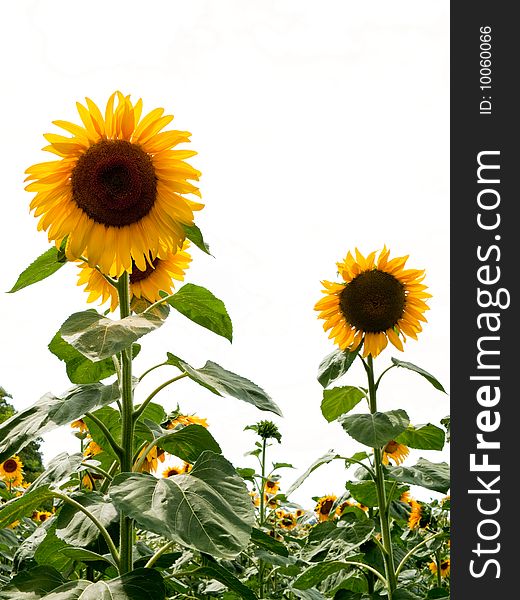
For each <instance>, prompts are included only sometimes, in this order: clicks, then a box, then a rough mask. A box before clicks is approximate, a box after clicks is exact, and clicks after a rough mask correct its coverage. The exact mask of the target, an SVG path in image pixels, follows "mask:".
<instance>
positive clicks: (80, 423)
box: [70, 419, 88, 433]
mask: <svg viewBox="0 0 520 600" xmlns="http://www.w3.org/2000/svg"><path fill="white" fill-rule="evenodd" d="M70 426H71V427H72V429H79V432H80V433H88V427H87V424H86V423H85V421H84V420H83V419H77V420H76V421H72V423H71V424H70Z"/></svg>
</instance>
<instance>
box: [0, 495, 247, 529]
mask: <svg viewBox="0 0 520 600" xmlns="http://www.w3.org/2000/svg"><path fill="white" fill-rule="evenodd" d="M51 497H52V492H51V491H50V490H49V488H48V487H46V486H41V487H38V488H36V489H34V490H33V489H32V487H31V488H29V489H28V490H27V491H26V492H24V494H23V495H22V496H18V497H17V498H13V499H12V500H9V501H8V502H6V503H5V504H2V506H1V507H0V529H2V528H4V527H7V526H8V525H10V524H11V523H13V521H18V520H20V519H21V518H22V517H25V516H26V515H28V514H31V513H32V512H34V511H35V510H36V509H37V508H40V506H41V505H42V503H43V502H45V501H46V500H48V499H49V498H51ZM249 501H250V502H251V499H249Z"/></svg>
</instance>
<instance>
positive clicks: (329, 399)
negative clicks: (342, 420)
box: [321, 385, 365, 423]
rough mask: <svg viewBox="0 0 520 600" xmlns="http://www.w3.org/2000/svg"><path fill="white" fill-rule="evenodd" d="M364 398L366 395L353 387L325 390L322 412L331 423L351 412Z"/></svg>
mask: <svg viewBox="0 0 520 600" xmlns="http://www.w3.org/2000/svg"><path fill="white" fill-rule="evenodd" d="M363 398H365V393H364V392H363V391H362V390H360V389H359V388H357V387H353V386H351V385H347V386H344V387H337V388H332V389H331V390H323V400H322V402H321V412H322V414H323V416H324V417H325V418H326V419H327V421H328V422H329V423H330V422H331V421H335V420H336V419H337V418H338V417H340V416H341V415H344V414H345V413H348V412H350V411H351V410H352V409H353V408H354V406H356V405H357V404H358V403H359V402H361V400H362V399H363Z"/></svg>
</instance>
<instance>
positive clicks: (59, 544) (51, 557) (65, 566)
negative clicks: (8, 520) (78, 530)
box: [24, 519, 74, 573]
mask: <svg viewBox="0 0 520 600" xmlns="http://www.w3.org/2000/svg"><path fill="white" fill-rule="evenodd" d="M45 531H46V535H42V536H40V537H39V536H38V533H40V532H41V534H45ZM31 538H33V543H32V547H33V556H34V560H35V561H36V562H37V563H38V564H39V565H47V566H49V567H54V568H55V569H58V571H59V572H60V573H67V572H70V570H72V569H73V568H74V564H73V560H72V559H71V558H70V557H68V556H65V554H64V552H63V551H64V550H65V549H66V548H69V546H68V544H66V543H65V542H64V541H63V540H60V539H59V538H57V537H56V519H52V522H50V520H47V521H45V523H44V525H43V526H40V527H37V528H36V530H35V531H34V533H33V534H32V535H31ZM29 539H30V538H29ZM26 541H28V540H26ZM24 545H25V543H24ZM28 550H29V551H30V549H28Z"/></svg>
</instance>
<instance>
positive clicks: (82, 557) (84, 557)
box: [61, 546, 115, 566]
mask: <svg viewBox="0 0 520 600" xmlns="http://www.w3.org/2000/svg"><path fill="white" fill-rule="evenodd" d="M61 552H62V553H63V554H64V555H65V556H67V557H68V558H71V559H72V560H75V561H78V562H84V563H89V562H98V561H103V562H106V563H108V564H109V565H112V566H115V565H114V562H113V561H112V559H111V557H110V555H107V556H103V555H101V554H98V553H97V552H92V551H91V550H85V548H71V547H69V546H67V547H66V548H63V550H61Z"/></svg>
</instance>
